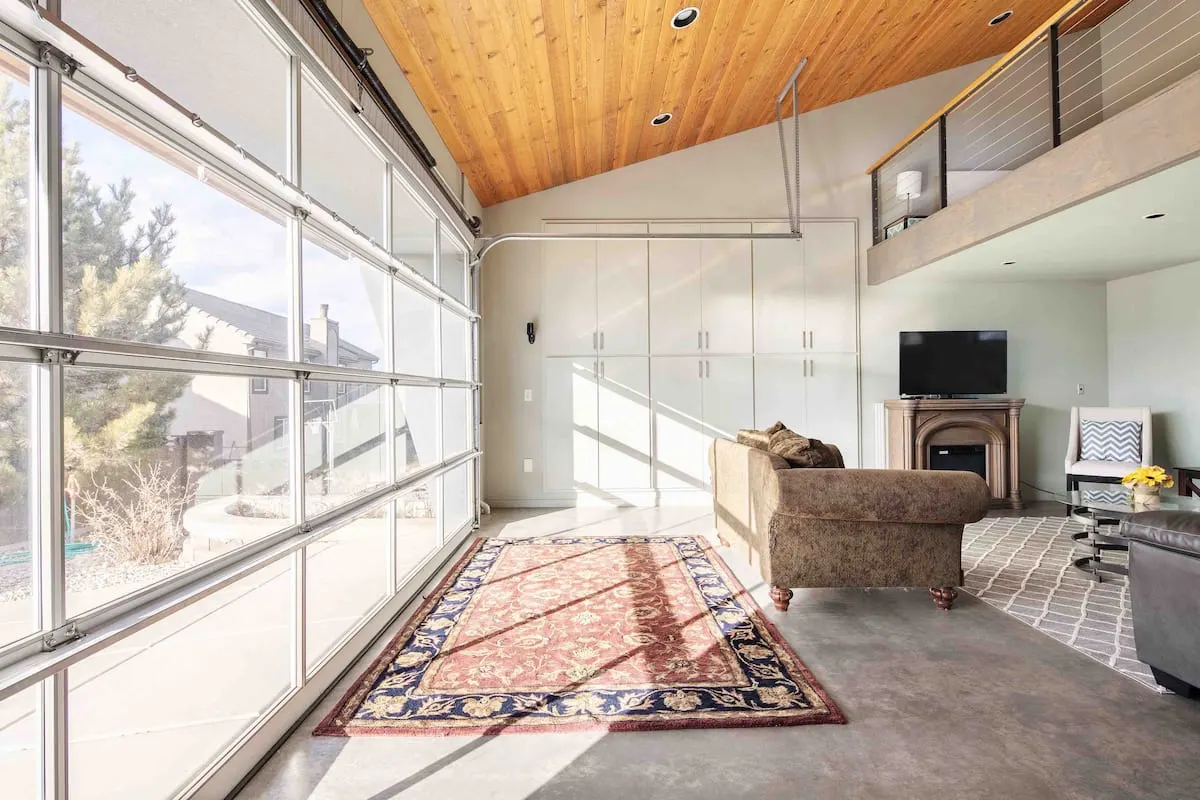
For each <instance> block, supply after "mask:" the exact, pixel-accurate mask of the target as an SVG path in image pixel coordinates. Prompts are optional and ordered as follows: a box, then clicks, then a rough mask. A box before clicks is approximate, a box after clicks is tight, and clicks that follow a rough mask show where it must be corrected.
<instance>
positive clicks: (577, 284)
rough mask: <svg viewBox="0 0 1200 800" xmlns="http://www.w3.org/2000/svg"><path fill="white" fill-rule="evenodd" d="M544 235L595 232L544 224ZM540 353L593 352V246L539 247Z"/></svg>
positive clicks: (568, 243) (587, 228)
mask: <svg viewBox="0 0 1200 800" xmlns="http://www.w3.org/2000/svg"><path fill="white" fill-rule="evenodd" d="M545 230H546V233H595V231H596V226H595V225H590V224H574V223H547V224H546V227H545ZM538 327H539V328H540V330H539V331H538V340H539V341H540V342H541V343H542V352H543V353H544V354H545V355H550V356H566V355H579V354H581V353H591V352H593V351H594V350H595V345H594V341H593V337H594V336H595V334H596V243H595V242H583V241H564V242H544V243H543V244H542V315H541V319H540V320H538Z"/></svg>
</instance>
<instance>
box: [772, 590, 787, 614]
mask: <svg viewBox="0 0 1200 800" xmlns="http://www.w3.org/2000/svg"><path fill="white" fill-rule="evenodd" d="M791 601H792V590H791V589H784V588H783V587H782V586H772V587H771V602H772V603H774V604H775V610H776V611H787V610H788V603H790V602H791Z"/></svg>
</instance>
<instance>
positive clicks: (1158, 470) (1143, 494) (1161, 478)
mask: <svg viewBox="0 0 1200 800" xmlns="http://www.w3.org/2000/svg"><path fill="white" fill-rule="evenodd" d="M1121 483H1122V484H1123V485H1125V486H1132V487H1133V495H1132V497H1131V498H1130V499H1131V500H1132V501H1133V503H1134V505H1139V504H1140V505H1152V504H1154V503H1155V502H1157V500H1158V494H1159V492H1160V491H1161V490H1162V489H1163V487H1166V488H1168V489H1170V488H1171V487H1172V486H1174V485H1175V479H1174V478H1172V477H1171V476H1170V475H1168V474H1167V471H1166V470H1165V469H1163V468H1162V467H1139V468H1138V469H1135V470H1134V471H1133V472H1131V473H1129V474H1128V475H1126V476H1125V477H1124V478H1122V479H1121Z"/></svg>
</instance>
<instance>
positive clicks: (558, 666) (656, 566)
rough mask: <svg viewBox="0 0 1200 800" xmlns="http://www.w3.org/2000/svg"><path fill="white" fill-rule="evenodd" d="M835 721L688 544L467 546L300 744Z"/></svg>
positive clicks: (751, 613) (764, 627)
mask: <svg viewBox="0 0 1200 800" xmlns="http://www.w3.org/2000/svg"><path fill="white" fill-rule="evenodd" d="M843 721H844V720H843V718H842V715H841V713H840V712H839V711H838V710H837V708H836V707H835V706H834V705H833V703H832V702H831V701H830V700H829V699H828V697H827V696H826V695H825V693H824V692H823V691H822V690H821V688H820V687H819V686H818V685H817V684H816V682H815V681H814V680H813V678H812V676H811V675H810V674H809V673H808V671H807V670H806V669H805V667H804V665H803V664H802V663H801V662H800V661H799V659H798V658H797V657H796V656H795V654H794V653H793V652H792V651H791V649H790V648H789V647H788V646H787V644H786V643H785V642H784V641H783V640H782V638H781V637H780V636H779V634H778V633H777V632H776V631H775V629H774V628H773V626H771V625H770V623H769V622H767V620H766V619H765V618H764V617H763V615H762V614H761V612H760V611H759V610H758V608H757V606H755V604H754V602H753V600H751V599H750V597H749V595H748V594H747V593H746V591H745V590H744V589H743V588H742V587H741V586H740V584H738V582H737V580H736V578H734V577H733V576H732V575H731V574H730V573H729V570H728V568H727V567H726V566H725V565H724V563H723V562H722V561H721V560H720V557H719V556H717V555H716V554H715V553H714V552H713V551H712V549H711V548H710V547H709V546H708V544H707V543H706V542H705V541H704V540H703V539H702V538H699V537H609V538H598V537H597V538H537V539H521V540H510V539H482V540H480V541H478V542H477V543H476V544H475V545H474V546H473V547H472V549H471V550H470V551H469V552H468V553H467V555H466V556H465V557H464V558H463V560H462V561H461V562H460V563H459V565H458V567H456V569H455V570H454V571H453V572H452V573H451V575H450V577H449V578H447V580H446V581H444V582H443V584H442V586H441V587H439V589H438V590H437V591H436V592H434V594H433V595H432V596H431V598H430V600H429V601H427V602H426V604H425V606H424V607H423V608H422V609H421V610H420V611H418V613H417V614H415V615H414V617H413V620H412V621H411V622H410V623H409V625H408V626H406V627H405V629H404V630H402V631H401V632H400V634H399V635H398V636H397V637H396V638H395V639H394V640H393V642H392V643H391V645H389V647H388V648H387V649H385V651H384V653H383V655H382V656H381V657H380V658H379V659H378V660H377V661H376V662H375V663H374V664H373V665H372V667H371V668H370V669H369V670H368V671H367V673H366V674H365V675H363V676H362V678H361V679H360V680H359V681H358V683H357V684H356V686H355V687H354V688H352V689H351V691H350V692H349V693H348V694H347V695H346V697H345V698H343V700H342V702H340V703H339V704H338V705H337V706H336V707H335V708H334V710H333V711H332V712H331V714H330V715H329V717H328V718H326V720H325V721H324V722H322V724H321V725H320V726H319V727H318V728H317V730H316V733H317V734H318V735H335V736H351V735H372V734H376V735H388V734H391V735H405V734H407V735H445V734H455V733H461V734H481V733H489V734H490V733H506V732H529V731H535V730H564V729H579V728H595V727H597V726H600V727H603V728H606V729H608V730H642V729H662V728H687V727H745V726H758V725H799V724H811V723H822V722H826V723H829V722H833V723H836V722H843Z"/></svg>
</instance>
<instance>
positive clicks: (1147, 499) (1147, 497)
mask: <svg viewBox="0 0 1200 800" xmlns="http://www.w3.org/2000/svg"><path fill="white" fill-rule="evenodd" d="M1158 501H1159V487H1157V486H1142V485H1138V486H1134V487H1133V504H1134V505H1135V506H1141V507H1143V508H1148V507H1151V506H1156V505H1158Z"/></svg>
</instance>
